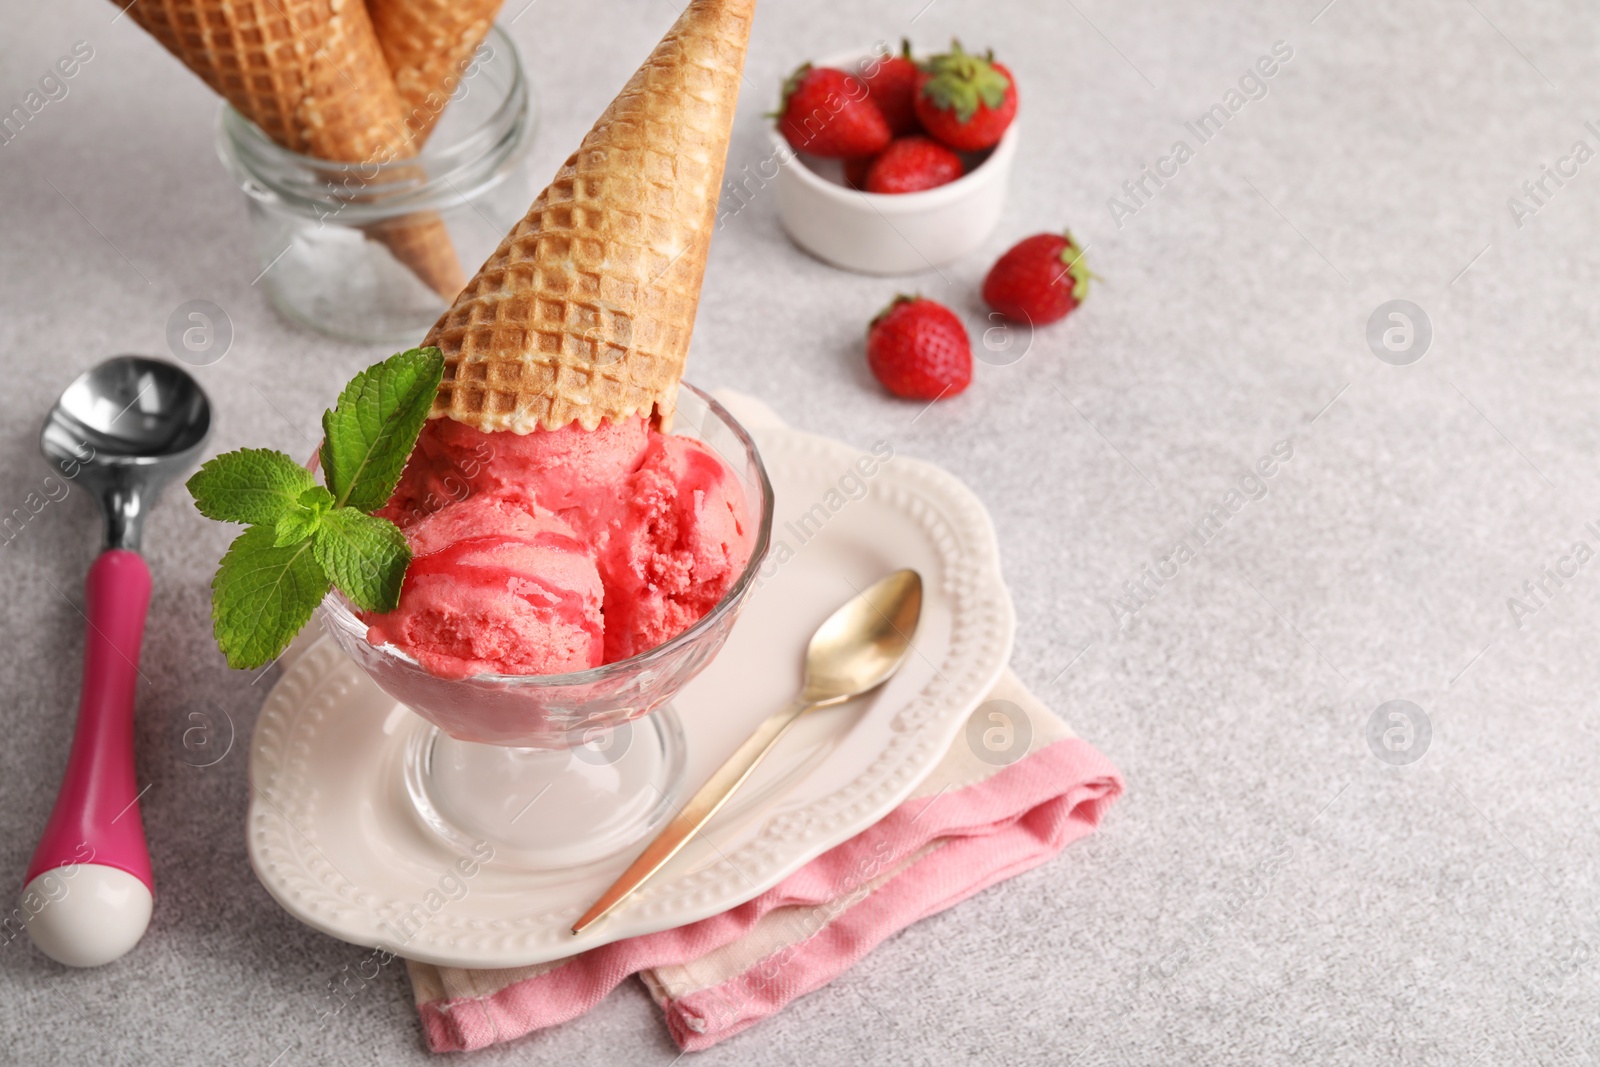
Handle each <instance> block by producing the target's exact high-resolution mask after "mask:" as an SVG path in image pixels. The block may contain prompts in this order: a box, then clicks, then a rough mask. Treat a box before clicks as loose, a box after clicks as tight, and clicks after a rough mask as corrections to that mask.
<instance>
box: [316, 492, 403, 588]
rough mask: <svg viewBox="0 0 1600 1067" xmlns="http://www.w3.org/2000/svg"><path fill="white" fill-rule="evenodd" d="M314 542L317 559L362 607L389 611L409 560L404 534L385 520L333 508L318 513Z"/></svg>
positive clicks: (350, 510) (349, 510)
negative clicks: (318, 519)
mask: <svg viewBox="0 0 1600 1067" xmlns="http://www.w3.org/2000/svg"><path fill="white" fill-rule="evenodd" d="M312 544H313V545H314V546H315V547H316V554H317V563H318V564H319V565H320V566H321V567H322V569H323V571H325V572H326V573H327V575H328V577H329V578H331V579H333V584H334V585H336V586H338V587H339V591H340V592H341V593H343V594H344V595H345V596H347V597H349V598H350V600H351V602H352V603H354V604H355V605H356V607H358V608H360V609H361V610H363V611H377V612H384V611H393V610H394V609H395V606H396V605H397V604H399V603H400V584H401V582H403V581H404V580H405V576H406V566H407V565H408V564H409V563H410V562H411V548H410V546H408V545H407V544H406V537H405V534H403V533H401V532H400V528H399V527H398V526H396V525H395V524H394V523H392V522H390V521H389V520H388V519H380V518H378V517H377V516H375V515H363V514H362V513H361V512H359V511H357V510H356V509H355V508H335V509H334V510H332V511H330V512H328V513H327V514H326V515H324V516H323V517H322V524H321V525H320V526H318V527H317V533H316V537H315V539H314V540H313V541H312Z"/></svg>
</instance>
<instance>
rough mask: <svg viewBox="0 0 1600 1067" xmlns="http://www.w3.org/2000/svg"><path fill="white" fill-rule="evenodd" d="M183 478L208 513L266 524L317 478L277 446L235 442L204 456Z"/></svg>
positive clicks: (197, 504)
mask: <svg viewBox="0 0 1600 1067" xmlns="http://www.w3.org/2000/svg"><path fill="white" fill-rule="evenodd" d="M185 484H186V485H187V487H188V489H189V495H190V496H192V497H194V503H195V507H197V508H199V509H200V514H202V515H204V516H205V517H206V518H208V519H217V520H218V521H220V522H242V523H244V524H245V525H247V526H271V525H272V524H273V523H275V522H277V521H278V519H279V518H280V517H281V516H282V515H283V513H284V512H285V511H287V510H289V508H291V507H292V506H294V503H295V501H296V500H297V499H299V497H300V494H301V493H303V492H305V491H306V490H307V489H309V488H311V487H312V486H315V485H316V484H317V480H316V477H315V476H314V475H312V473H311V472H310V471H308V470H306V469H305V468H304V467H302V466H301V465H300V464H298V463H296V462H295V461H294V460H292V459H290V458H289V457H288V456H286V455H284V454H283V453H282V452H274V451H272V450H271V449H268V448H241V449H239V450H238V451H236V452H224V453H223V454H222V455H220V456H215V457H213V458H212V459H210V460H208V461H207V462H206V464H205V466H203V467H201V468H200V469H199V470H197V471H195V473H194V476H193V477H191V478H190V479H189V481H188V482H187V483H185Z"/></svg>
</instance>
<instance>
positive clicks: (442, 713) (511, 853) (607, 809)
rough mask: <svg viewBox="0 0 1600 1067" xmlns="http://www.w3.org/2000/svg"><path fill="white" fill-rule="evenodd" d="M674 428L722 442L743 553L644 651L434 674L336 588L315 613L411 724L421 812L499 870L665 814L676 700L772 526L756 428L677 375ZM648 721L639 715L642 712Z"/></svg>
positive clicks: (606, 850)
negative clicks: (740, 501)
mask: <svg viewBox="0 0 1600 1067" xmlns="http://www.w3.org/2000/svg"><path fill="white" fill-rule="evenodd" d="M672 435H673V436H688V437H690V438H693V439H695V440H698V441H699V442H701V443H702V444H704V445H705V446H707V447H708V448H709V449H711V450H712V451H713V452H715V453H716V454H717V455H718V456H719V457H720V458H721V459H722V461H723V463H724V464H725V465H726V466H727V467H728V469H729V471H730V472H731V473H732V474H733V476H734V477H735V479H736V480H737V482H738V484H739V486H740V488H741V489H742V491H743V494H744V501H745V510H746V517H747V520H748V523H749V529H748V531H747V532H748V535H749V537H750V542H751V550H750V556H749V561H748V562H747V563H746V564H745V566H744V569H743V570H742V571H741V572H740V573H739V574H738V576H737V577H736V578H735V579H734V580H733V582H732V584H731V585H730V586H729V588H728V590H727V592H726V593H725V594H724V595H723V596H722V598H721V600H720V601H718V602H717V603H716V605H715V606H714V607H713V608H712V609H711V610H710V611H708V612H707V613H706V614H705V615H704V616H702V617H701V618H700V619H698V620H697V621H695V622H694V623H692V624H691V625H690V626H688V628H687V629H685V630H683V631H682V632H681V633H678V634H677V635H676V636H674V637H672V638H670V639H668V640H667V641H665V642H663V643H661V644H659V645H657V646H656V647H654V648H651V649H648V650H646V651H643V652H640V653H638V654H637V655H633V656H629V657H627V658H625V659H619V660H616V661H615V662H611V663H606V664H603V665H601V666H598V667H593V668H590V669H588V670H581V671H573V672H569V673H565V674H526V675H519V674H481V673H480V674H473V675H470V676H468V677H464V678H446V677H441V676H439V675H436V674H433V673H431V672H429V671H428V670H427V669H426V668H424V667H423V666H422V664H420V663H419V662H418V661H417V660H416V659H415V658H413V657H412V656H411V655H408V654H407V653H406V652H404V651H402V650H401V649H400V648H398V647H397V646H396V645H394V644H373V643H372V642H371V641H370V640H369V639H368V633H369V626H368V623H367V622H366V621H364V620H363V619H362V618H360V617H359V616H358V615H357V614H356V612H355V611H354V610H353V609H352V607H351V605H350V604H349V603H348V602H347V601H346V600H345V599H344V598H343V597H342V596H341V595H340V594H339V593H338V592H337V591H335V592H333V593H331V594H330V595H329V596H328V598H327V599H326V600H325V601H324V602H323V604H322V606H321V608H320V609H319V614H320V617H321V621H322V625H323V628H324V629H325V630H327V632H328V633H330V634H331V635H332V636H333V638H334V640H335V641H336V642H337V643H338V644H339V646H340V648H342V649H343V650H344V652H345V653H346V654H347V655H348V656H349V657H350V658H351V659H352V660H354V661H355V662H356V663H357V664H358V665H359V666H360V667H361V668H362V669H363V670H364V671H365V672H366V673H367V675H368V676H369V677H370V678H371V679H372V680H373V682H374V683H376V684H377V685H378V687H379V688H381V689H382V690H383V691H384V692H385V693H387V694H388V695H389V696H391V697H393V698H394V699H395V700H396V701H397V702H398V703H399V704H400V705H402V706H403V707H405V708H407V709H409V710H410V711H412V712H414V713H415V715H416V716H418V717H420V719H422V720H423V721H424V723H425V724H426V726H423V725H422V724H416V725H417V726H418V727H419V728H418V729H417V730H416V732H415V734H414V736H413V738H412V740H411V743H410V744H409V746H408V749H407V758H406V765H405V767H404V768H403V774H404V779H405V786H406V790H407V793H408V794H409V796H410V799H411V801H412V804H413V806H414V807H415V808H416V811H417V814H418V816H419V817H420V818H421V820H422V822H423V823H424V824H425V825H426V826H427V827H428V828H429V829H431V830H432V831H433V832H435V833H436V834H438V835H439V836H441V837H442V838H444V839H445V840H446V841H448V842H449V843H450V844H451V845H453V846H454V847H455V848H457V849H458V850H461V851H464V852H467V853H471V854H473V855H475V856H476V857H477V858H478V859H479V860H483V859H484V858H485V856H484V853H485V846H487V847H488V848H489V849H492V856H493V858H492V860H490V862H494V863H497V864H500V865H505V866H514V867H518V868H522V869H526V870H554V869H559V868H565V867H572V866H576V865H581V864H585V863H590V862H594V861H596V860H599V859H603V858H605V857H607V856H610V855H612V854H614V853H616V852H618V851H619V850H621V849H623V848H626V847H627V846H628V845H630V844H633V843H635V842H637V841H638V840H639V839H640V838H642V837H644V836H645V835H647V834H649V833H651V832H653V831H654V830H656V829H658V828H659V827H660V825H661V824H662V823H664V822H665V820H666V819H667V818H668V817H670V816H671V814H672V813H673V810H674V808H673V799H672V798H673V797H674V796H675V794H676V793H677V792H678V788H679V786H680V785H681V780H682V775H683V762H684V760H683V755H684V753H683V740H682V736H683V735H682V730H681V727H680V726H679V723H678V719H677V713H676V712H675V711H674V710H673V708H672V706H671V702H672V699H673V697H674V696H675V695H676V694H677V693H678V691H679V690H680V689H682V687H683V686H684V685H685V684H686V683H688V681H689V680H690V679H692V678H693V677H694V676H695V675H697V674H698V673H699V672H700V671H701V670H702V669H703V668H704V667H705V666H706V664H707V663H709V662H710V661H711V659H712V658H713V657H714V656H715V655H716V654H717V652H718V651H719V650H720V649H721V648H722V645H723V643H724V642H725V641H726V640H727V637H728V634H729V632H730V631H731V629H732V627H733V624H734V622H735V620H736V619H737V618H738V615H739V612H740V610H741V608H742V607H743V606H744V603H745V601H746V600H747V599H748V597H749V595H750V593H751V592H752V591H753V589H754V587H755V579H756V576H757V574H758V573H759V569H760V567H761V564H762V562H763V560H764V559H765V557H766V553H767V547H768V541H769V538H770V534H771V527H772V508H773V500H772V486H771V483H770V482H769V481H768V479H767V473H766V470H765V468H764V467H763V466H762V462H761V457H760V454H759V453H758V451H757V449H756V446H755V442H754V441H753V440H751V438H750V435H749V434H748V433H747V432H746V431H745V429H744V428H743V427H742V426H740V425H739V423H738V422H737V421H736V420H735V419H734V418H733V416H732V415H730V414H729V413H728V411H727V410H726V409H725V408H723V406H722V405H721V404H719V403H717V402H716V401H715V400H713V399H712V398H711V397H710V396H708V395H706V394H705V393H703V392H701V391H700V390H698V389H696V388H694V387H693V386H691V385H689V384H687V383H683V384H682V385H681V386H680V389H679V393H678V401H677V412H676V415H675V418H674V423H673V428H672ZM640 720H644V721H642V722H641V721H640Z"/></svg>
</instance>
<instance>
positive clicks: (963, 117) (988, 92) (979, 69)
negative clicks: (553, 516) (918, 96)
mask: <svg viewBox="0 0 1600 1067" xmlns="http://www.w3.org/2000/svg"><path fill="white" fill-rule="evenodd" d="M922 69H923V70H925V71H926V72H927V73H928V74H930V75H932V77H930V78H929V79H928V83H927V85H926V86H925V87H924V88H923V90H922V91H923V92H924V93H925V94H927V97H928V99H930V100H932V101H933V103H934V105H935V106H937V107H938V108H939V109H940V110H941V111H949V112H953V113H954V114H955V117H956V119H957V121H960V122H966V121H968V120H970V119H971V118H972V116H973V115H975V114H977V112H978V105H979V104H980V103H981V104H983V105H984V106H986V107H991V108H998V107H1000V106H1001V105H1002V104H1003V103H1005V99H1006V90H1007V89H1009V88H1010V87H1011V79H1010V78H1007V77H1006V76H1005V75H1004V74H1002V73H1001V72H1000V71H998V70H996V69H995V67H994V53H992V52H990V53H988V54H987V55H982V56H976V55H973V54H971V53H970V52H967V51H965V50H964V49H963V48H962V47H961V42H960V41H951V42H950V51H949V52H946V53H945V54H943V55H937V56H934V57H933V58H931V59H929V60H928V61H927V62H925V63H924V64H923V65H922Z"/></svg>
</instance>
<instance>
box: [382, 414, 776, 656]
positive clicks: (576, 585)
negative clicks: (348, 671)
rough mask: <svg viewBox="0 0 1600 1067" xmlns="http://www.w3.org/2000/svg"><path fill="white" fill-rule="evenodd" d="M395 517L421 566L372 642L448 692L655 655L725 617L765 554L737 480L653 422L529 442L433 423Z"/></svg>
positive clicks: (550, 433)
mask: <svg viewBox="0 0 1600 1067" xmlns="http://www.w3.org/2000/svg"><path fill="white" fill-rule="evenodd" d="M381 514H383V515H385V516H386V517H388V518H390V519H393V520H394V521H395V522H397V523H399V524H400V526H401V528H402V529H404V530H405V531H406V536H407V538H408V539H409V540H410V542H411V547H412V552H413V553H414V558H413V560H412V563H411V567H410V569H409V570H407V572H406V579H405V584H404V585H403V586H402V588H401V593H400V604H399V607H398V608H397V609H396V610H395V611H393V612H390V613H389V614H388V615H375V616H370V617H368V618H367V623H368V625H369V627H370V631H369V635H368V636H369V638H370V639H371V640H372V641H373V642H374V643H383V642H391V643H393V644H394V645H396V646H397V647H399V648H400V649H402V650H404V651H405V652H407V653H409V654H410V655H411V656H412V657H413V658H415V659H416V660H417V662H419V663H421V664H422V665H423V666H424V667H426V668H427V669H428V670H429V671H431V672H433V673H434V674H438V675H441V676H444V677H449V678H460V677H465V676H467V675H470V674H474V673H479V672H492V673H496V674H559V673H564V672H567V671H577V670H584V669H586V668H589V667H595V666H599V665H600V664H601V663H613V662H615V661H617V660H620V659H626V658H628V657H629V656H634V655H638V654H639V653H641V652H646V651H648V650H650V649H652V648H655V647H656V646H657V645H660V644H662V643H664V642H666V641H669V640H671V639H672V638H674V637H676V636H677V635H678V634H680V633H682V632H683V631H684V630H686V629H688V628H689V627H690V626H692V625H694V624H695V623H696V622H697V621H699V620H700V619H701V618H702V617H704V616H705V615H706V613H707V612H709V611H710V610H711V609H712V608H714V607H716V605H717V603H718V601H720V600H721V599H722V598H723V596H725V595H726V594H727V592H728V590H729V589H730V588H732V586H733V584H734V582H736V581H737V580H738V578H739V575H740V574H742V573H743V572H744V569H745V567H746V566H747V565H748V564H749V562H750V553H751V551H752V548H753V544H754V531H753V530H752V528H751V525H752V524H751V522H750V519H749V512H748V504H747V502H746V499H745V494H744V490H743V487H742V486H741V485H740V483H739V479H738V478H737V477H736V476H735V475H734V473H733V471H732V470H731V469H730V468H729V467H728V465H727V464H726V463H725V462H723V460H722V459H721V458H720V457H719V456H718V455H717V454H716V453H715V452H713V451H711V450H710V449H709V448H707V447H706V446H705V445H704V444H702V443H700V442H699V441H697V440H694V439H692V438H689V437H682V436H669V435H664V434H661V433H658V432H656V431H655V430H652V429H650V428H648V427H647V425H646V424H645V420H644V419H643V418H637V419H628V420H626V421H623V422H615V423H614V422H603V423H601V424H600V426H598V427H597V428H596V429H594V430H584V429H583V428H581V427H580V426H578V425H576V424H573V425H571V426H567V427H564V428H563V429H560V430H536V431H534V432H533V433H528V434H517V433H512V432H509V431H505V432H492V433H485V432H483V431H481V430H478V429H475V428H473V427H471V426H467V425H465V424H462V423H458V422H455V421H454V420H452V419H448V418H444V419H434V420H432V421H431V422H429V423H428V424H427V426H426V427H424V429H423V431H422V435H421V437H420V438H419V439H418V442H417V447H416V449H415V451H413V452H412V454H411V458H410V460H409V461H408V463H407V464H406V469H405V472H404V474H403V475H402V476H401V479H400V484H399V487H398V488H397V489H396V490H395V492H394V495H393V496H392V497H391V498H390V501H389V504H388V506H387V507H386V508H385V509H384V511H383V512H382V513H381Z"/></svg>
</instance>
